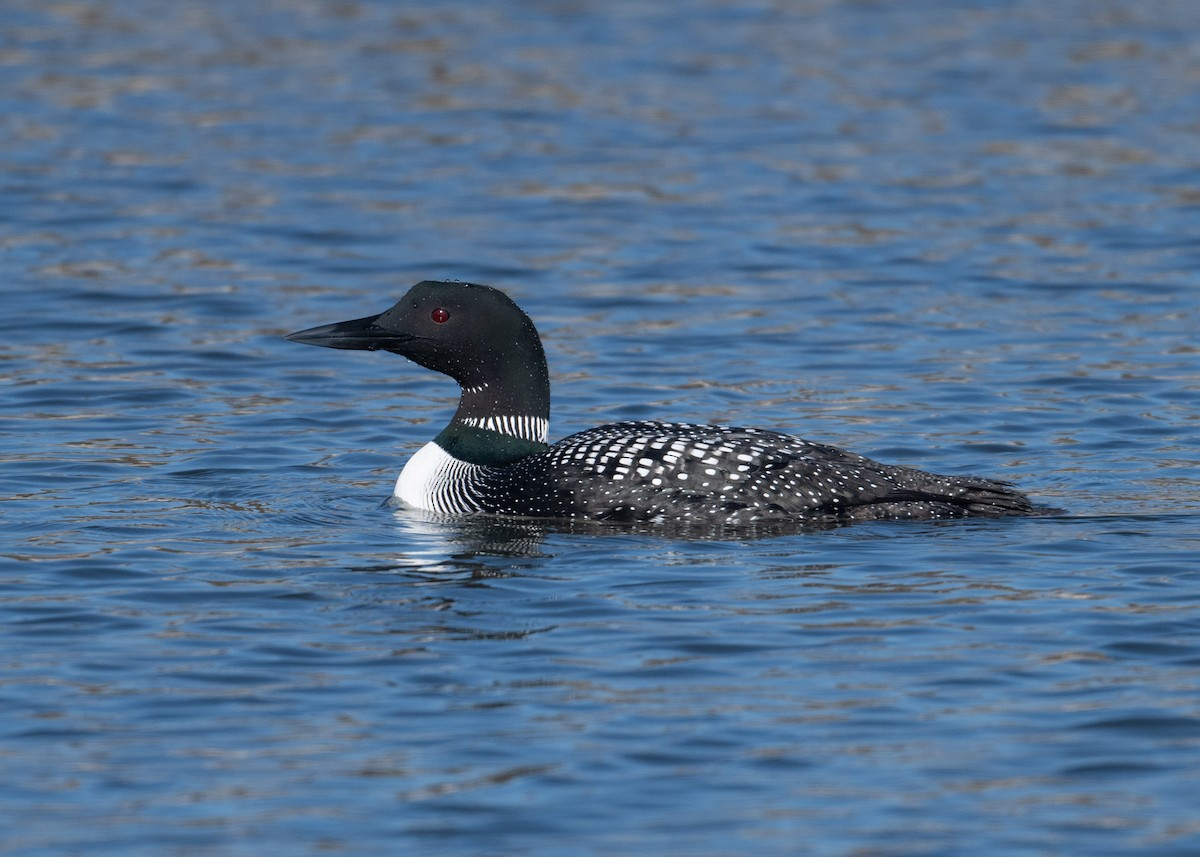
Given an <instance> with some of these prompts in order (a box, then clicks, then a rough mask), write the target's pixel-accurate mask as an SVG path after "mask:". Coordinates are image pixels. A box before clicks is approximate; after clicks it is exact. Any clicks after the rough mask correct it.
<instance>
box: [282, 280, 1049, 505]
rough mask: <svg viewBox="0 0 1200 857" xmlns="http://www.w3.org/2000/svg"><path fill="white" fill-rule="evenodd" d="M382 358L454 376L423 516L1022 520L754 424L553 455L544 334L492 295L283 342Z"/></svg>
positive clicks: (436, 300)
mask: <svg viewBox="0 0 1200 857" xmlns="http://www.w3.org/2000/svg"><path fill="white" fill-rule="evenodd" d="M289 338H290V339H293V340H295V341H298V342H303V343H306V344H311V345H321V346H325V347H331V348H350V349H360V350H371V351H374V350H380V349H382V350H387V351H392V352H394V353H397V354H401V355H403V356H405V357H408V358H409V359H411V360H413V361H414V362H417V363H419V364H421V365H422V366H426V367H427V368H430V369H434V370H435V371H438V372H442V373H444V374H447V375H450V376H451V377H452V378H454V379H455V380H456V381H458V383H459V386H460V388H461V398H460V400H459V405H458V409H457V411H456V412H455V414H454V417H453V418H452V419H451V421H450V423H449V424H448V425H447V426H446V428H445V429H443V430H442V432H441V433H440V434H438V436H437V437H436V438H435V439H434V440H433V441H431V442H430V443H428V444H427V445H426V446H425V447H424V448H423V449H421V450H420V451H419V452H418V453H417V454H416V455H414V456H413V457H412V459H411V460H410V461H409V462H408V464H406V465H405V467H404V470H403V471H402V473H401V475H400V478H399V479H398V480H397V483H396V489H395V494H396V496H397V497H399V498H400V499H402V500H403V501H404V502H406V503H409V504H410V505H414V506H417V507H419V508H423V509H429V510H433V511H437V512H445V513H451V514H469V513H473V512H487V513H495V514H504V515H519V516H528V517H538V518H568V519H571V518H573V519H588V520H597V521H655V522H658V521H695V522H706V523H718V524H742V523H751V522H759V521H775V522H780V521H795V522H802V521H828V520H837V521H858V520H880V519H903V518H909V519H911V518H920V519H935V518H962V517H999V516H1007V515H1028V514H1033V513H1035V512H1036V511H1037V510H1036V509H1035V508H1034V506H1033V504H1032V503H1031V502H1030V500H1029V499H1028V498H1027V497H1026V496H1025V495H1024V494H1021V493H1019V492H1018V491H1016V490H1014V489H1013V488H1012V487H1011V486H1010V485H1009V484H1008V483H1006V482H1001V481H996V480H991V479H983V478H977V477H970V476H942V475H938V474H934V473H926V472H924V471H921V470H916V469H913V468H909V467H899V466H892V465H886V464H881V463H879V462H877V461H873V460H871V459H869V458H865V457H863V456H861V455H857V454H855V453H852V452H847V451H845V450H842V449H838V448H837V447H832V446H826V445H824V444H817V443H811V442H809V441H806V440H803V439H801V438H798V437H793V436H791V435H785V434H780V433H777V432H772V431H766V430H763V429H755V428H740V427H728V426H711V425H694V424H689V423H670V422H648V421H643V422H622V423H614V424H612V425H604V426H598V427H596V428H592V429H588V430H586V431H583V432H580V433H578V434H574V435H571V436H570V437H567V438H564V439H563V440H561V441H559V442H558V443H555V444H553V445H552V446H548V445H547V444H546V442H545V440H546V427H547V424H548V423H547V421H548V419H549V414H550V386H549V373H548V371H547V368H546V359H545V355H544V353H543V351H542V345H541V339H540V338H539V336H538V334H537V330H536V329H535V328H534V326H533V323H532V322H531V321H530V320H529V317H528V316H526V315H525V313H524V312H522V311H521V309H520V308H519V307H518V306H517V305H516V304H515V303H513V302H512V300H511V299H509V298H508V296H507V295H505V294H504V293H503V292H500V291H498V290H496V289H493V288H491V287H489V286H482V285H474V284H469V283H446V282H434V281H425V282H421V283H418V284H417V285H415V286H413V288H412V289H411V290H410V291H409V292H408V294H407V295H405V296H404V297H403V298H401V300H400V301H399V302H398V303H397V304H396V305H395V306H394V307H392V308H391V309H389V310H387V311H386V312H384V313H381V314H380V315H378V316H371V317H369V318H363V319H356V320H354V321H349V322H340V323H337V324H331V325H324V326H322V327H316V328H311V329H309V330H304V331H300V332H298V333H294V334H291V336H289Z"/></svg>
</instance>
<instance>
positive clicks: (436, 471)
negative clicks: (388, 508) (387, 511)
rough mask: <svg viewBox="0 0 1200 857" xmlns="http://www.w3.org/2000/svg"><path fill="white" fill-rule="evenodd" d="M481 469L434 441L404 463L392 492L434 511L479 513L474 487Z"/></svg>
mask: <svg viewBox="0 0 1200 857" xmlns="http://www.w3.org/2000/svg"><path fill="white" fill-rule="evenodd" d="M480 470H482V468H481V467H480V465H478V464H468V463H467V462H465V461H459V460H458V459H457V458H454V457H453V456H452V455H450V454H449V453H447V452H446V450H444V449H442V448H441V447H440V446H438V445H437V444H436V443H434V442H433V441H430V442H429V443H427V444H425V445H424V446H423V447H421V448H420V449H419V450H417V453H416V454H415V455H414V456H413V457H412V458H410V459H409V460H408V463H407V464H405V465H404V469H403V470H401V471H400V478H399V479H397V480H396V488H395V490H394V491H393V492H392V493H393V495H395V497H396V498H397V499H399V500H402V501H403V502H405V503H407V504H408V505H409V506H415V507H416V508H418V509H425V510H427V511H430V512H446V513H449V514H465V513H467V512H477V511H479V509H480V505H479V503H478V500H477V499H476V497H475V491H474V490H473V487H474V485H475V482H476V479H477V478H478V476H479V471H480Z"/></svg>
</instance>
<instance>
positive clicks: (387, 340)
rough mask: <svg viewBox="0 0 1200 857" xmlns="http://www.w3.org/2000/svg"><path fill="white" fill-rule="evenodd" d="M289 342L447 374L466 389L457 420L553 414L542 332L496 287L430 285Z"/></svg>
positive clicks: (418, 286) (296, 335)
mask: <svg viewBox="0 0 1200 857" xmlns="http://www.w3.org/2000/svg"><path fill="white" fill-rule="evenodd" d="M287 338H288V339H290V340H292V341H293V342H302V343H304V344H305V345H320V346H324V347H325V348H346V349H355V350H362V351H381V350H382V351H391V352H392V353H394V354H400V355H403V356H404V357H407V358H408V359H409V360H412V361H413V362H414V363H417V364H420V365H421V366H424V367H425V368H427V369H432V370H434V371H435V372H441V373H442V374H444V375H449V376H450V377H451V378H453V379H454V380H456V381H457V382H458V383H459V385H460V386H461V387H462V391H463V400H462V402H461V404H460V407H459V416H465V417H479V418H484V417H490V416H494V415H499V414H517V415H525V416H536V417H542V418H545V417H547V416H549V411H550V382H549V373H548V372H547V369H546V355H545V352H544V351H543V350H542V342H541V338H540V337H539V336H538V332H537V329H536V328H535V327H534V326H533V322H532V321H530V319H529V316H527V315H526V314H525V313H524V312H523V311H522V310H521V308H520V307H518V306H517V305H516V304H515V303H514V302H513V301H512V299H511V298H509V297H508V295H506V294H504V292H502V291H500V290H499V289H493V288H492V287H491V286H483V285H477V284H474V283H456V282H440V281H436V280H425V281H423V282H420V283H417V284H416V285H415V286H413V287H412V288H411V289H409V290H408V294H406V295H405V296H404V297H402V298H401V299H400V300H399V301H397V302H396V304H395V306H393V307H392V308H391V309H389V310H387V311H385V312H382V313H380V314H379V315H373V316H367V317H366V318H357V319H352V320H351V321H341V322H336V323H334V324H326V325H322V326H320V327H313V328H309V329H308V330H301V331H298V332H296V333H292V334H289V335H288V337H287Z"/></svg>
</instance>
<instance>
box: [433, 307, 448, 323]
mask: <svg viewBox="0 0 1200 857" xmlns="http://www.w3.org/2000/svg"><path fill="white" fill-rule="evenodd" d="M429 317H430V318H432V319H433V323H434V324H445V323H446V322H448V321H449V320H450V313H448V312H446V311H445V310H444V309H442V308H441V307H438V308H437V309H435V310H434V311H433V312H431V313H430V314H429Z"/></svg>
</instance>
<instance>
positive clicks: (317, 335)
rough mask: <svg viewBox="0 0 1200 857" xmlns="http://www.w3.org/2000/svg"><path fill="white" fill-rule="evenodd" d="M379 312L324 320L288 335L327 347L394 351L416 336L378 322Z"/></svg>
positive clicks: (300, 340)
mask: <svg viewBox="0 0 1200 857" xmlns="http://www.w3.org/2000/svg"><path fill="white" fill-rule="evenodd" d="M378 318H379V316H377V315H372V316H368V317H367V318H356V319H353V320H351V321H339V322H335V323H334V324H323V325H321V326H320V327H310V328H309V329H308V330H298V331H296V332H295V333H289V334H288V335H287V337H286V338H287V339H290V340H291V341H292V342H302V343H304V344H305V345H320V346H322V347H324V348H347V349H352V350H355V351H379V350H381V349H382V350H385V351H392V350H395V349H399V348H401V347H402V346H403V345H404V344H405V343H407V342H411V341H412V339H413V337H412V336H409V335H408V334H405V333H396V332H394V331H390V330H386V329H384V328H382V327H379V326H377V325H376V324H375V321H376V320H377V319H378Z"/></svg>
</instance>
